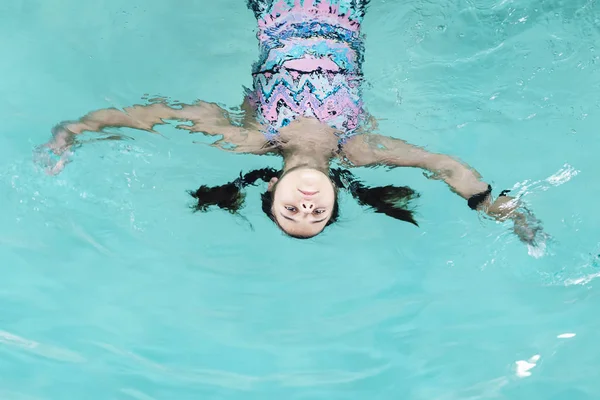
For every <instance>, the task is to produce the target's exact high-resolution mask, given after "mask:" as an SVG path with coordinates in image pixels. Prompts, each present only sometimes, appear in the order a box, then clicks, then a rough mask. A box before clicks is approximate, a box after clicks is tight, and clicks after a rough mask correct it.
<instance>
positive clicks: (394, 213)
mask: <svg viewBox="0 0 600 400" xmlns="http://www.w3.org/2000/svg"><path fill="white" fill-rule="evenodd" d="M280 173H281V171H277V170H275V169H273V168H262V169H257V170H253V171H250V172H248V173H246V174H244V175H242V174H240V176H239V177H238V178H237V179H236V180H234V181H232V182H229V183H226V184H224V185H220V186H214V187H208V186H206V185H202V186H200V187H199V188H198V190H196V191H190V192H189V193H190V195H191V196H192V197H193V198H195V199H196V200H197V204H195V205H194V206H193V207H192V208H193V209H194V211H201V212H205V211H208V209H209V208H210V207H212V206H216V207H219V208H220V209H222V210H226V211H228V212H230V213H232V214H236V213H238V212H239V211H240V210H241V208H242V207H243V205H244V200H245V198H246V194H245V193H244V188H246V187H248V186H253V185H255V184H256V182H257V181H258V180H262V181H264V182H268V181H269V180H271V178H274V177H277V176H279V174H280ZM330 177H331V180H332V181H333V182H334V183H335V185H336V186H337V187H338V188H340V189H345V190H347V191H348V192H350V194H351V195H352V197H353V198H354V199H356V200H357V201H358V203H359V204H360V205H362V206H367V207H370V208H371V209H372V210H373V211H375V212H376V213H381V214H385V215H387V216H388V217H392V218H394V219H398V220H401V221H405V222H409V223H411V224H414V225H417V226H418V224H417V222H416V221H415V219H414V216H413V210H412V207H411V204H410V203H411V201H412V200H414V199H416V198H418V197H419V194H418V193H417V192H415V191H414V190H413V189H411V188H409V187H407V186H393V185H387V186H377V187H367V186H365V185H364V184H363V183H362V182H361V181H359V180H358V179H357V178H356V177H355V176H354V175H353V174H352V173H351V172H350V171H348V170H344V169H339V168H336V169H333V170H331V175H330ZM261 202H262V210H263V211H264V213H265V214H266V215H267V216H268V217H269V218H270V219H272V220H275V219H274V217H273V213H272V211H271V209H272V206H273V196H272V194H271V193H270V192H265V193H263V194H262V195H261ZM338 212H339V208H338V201H337V198H336V201H335V204H334V209H333V210H332V217H331V219H330V221H329V222H328V225H329V224H331V223H334V222H335V221H336V220H337V217H338Z"/></svg>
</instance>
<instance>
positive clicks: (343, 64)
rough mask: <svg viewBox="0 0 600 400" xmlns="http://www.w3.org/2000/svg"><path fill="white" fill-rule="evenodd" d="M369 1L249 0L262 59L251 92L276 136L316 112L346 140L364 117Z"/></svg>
mask: <svg viewBox="0 0 600 400" xmlns="http://www.w3.org/2000/svg"><path fill="white" fill-rule="evenodd" d="M367 2H368V0H248V6H249V7H250V8H251V9H252V10H253V11H254V13H255V15H256V18H257V20H258V33H257V37H258V39H259V43H260V58H259V60H258V62H256V63H255V64H254V67H253V74H252V75H253V87H254V88H253V90H251V91H248V97H249V100H250V102H251V103H252V104H253V106H254V107H256V109H257V116H258V119H259V121H260V122H261V123H263V124H264V125H265V126H266V127H267V131H266V132H265V135H266V136H267V138H269V139H271V140H272V139H274V138H275V137H276V136H277V135H278V130H279V129H280V128H282V127H284V126H286V125H288V124H289V123H290V122H291V121H293V120H294V119H295V118H296V117H298V116H306V117H314V118H317V119H318V120H320V121H322V122H324V123H327V124H328V125H329V126H331V127H333V128H335V129H336V130H338V131H339V132H340V139H341V140H343V139H344V138H347V137H349V136H351V135H353V134H354V133H355V131H356V130H357V129H358V128H359V126H360V125H361V123H362V122H363V119H364V118H365V115H366V113H365V111H364V108H363V102H362V99H361V90H360V83H361V81H362V70H361V66H362V62H363V40H362V36H361V35H360V24H361V21H362V18H363V16H364V11H365V7H366V4H367Z"/></svg>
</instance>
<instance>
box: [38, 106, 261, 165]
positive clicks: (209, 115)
mask: <svg viewBox="0 0 600 400" xmlns="http://www.w3.org/2000/svg"><path fill="white" fill-rule="evenodd" d="M169 120H174V121H180V122H187V123H190V125H179V126H178V128H181V129H187V130H189V131H192V132H202V133H204V134H206V135H220V136H222V138H221V139H220V140H219V141H218V142H217V143H215V145H220V144H221V143H222V142H227V143H228V144H230V145H231V147H230V148H229V149H228V150H229V151H234V152H239V153H264V152H266V151H268V150H267V149H265V144H266V141H265V139H264V136H263V135H262V134H261V132H260V126H258V125H257V124H252V123H251V122H250V121H251V119H250V118H246V119H245V120H244V122H245V123H244V124H243V125H241V126H237V125H234V124H233V123H232V121H231V119H230V118H229V115H228V114H227V112H226V111H225V110H223V109H222V108H221V107H219V106H217V105H216V104H213V103H206V102H197V103H195V104H192V105H178V106H174V107H172V106H169V105H167V104H165V103H155V104H149V105H135V106H132V107H127V108H124V109H123V110H119V109H116V108H108V109H103V110H97V111H93V112H90V113H88V114H87V115H85V116H83V117H82V118H80V119H79V120H78V121H68V122H63V123H60V124H58V125H57V126H55V127H54V128H53V130H52V134H53V138H52V140H51V141H50V142H48V143H47V144H46V145H44V146H43V147H44V148H45V149H48V150H49V151H51V152H53V153H54V155H56V156H58V157H60V159H59V160H58V161H57V162H56V163H55V165H54V166H53V171H51V172H54V173H56V172H59V171H60V170H61V169H62V168H63V167H64V165H65V164H66V163H67V162H68V154H69V152H70V150H71V147H72V145H73V144H74V142H75V138H76V137H77V135H79V134H81V133H83V132H102V131H103V130H104V129H106V128H132V129H139V130H144V131H147V132H154V127H155V126H156V125H160V124H165V123H167V121H169Z"/></svg>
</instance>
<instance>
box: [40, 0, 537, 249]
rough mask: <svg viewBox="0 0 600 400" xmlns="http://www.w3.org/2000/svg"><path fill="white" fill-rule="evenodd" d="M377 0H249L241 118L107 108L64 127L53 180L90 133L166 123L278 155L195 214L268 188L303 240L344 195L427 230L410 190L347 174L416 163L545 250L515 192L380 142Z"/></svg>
mask: <svg viewBox="0 0 600 400" xmlns="http://www.w3.org/2000/svg"><path fill="white" fill-rule="evenodd" d="M368 2H369V0H248V7H249V8H250V9H251V10H252V11H253V12H254V15H255V16H256V18H257V21H258V33H257V37H258V40H259V48H260V57H259V60H258V61H257V62H256V63H255V64H254V67H253V71H252V76H253V88H252V90H248V91H247V93H246V96H245V98H244V101H243V103H242V106H241V108H242V110H243V115H242V116H241V117H240V118H234V116H232V115H230V114H229V113H228V112H227V111H225V110H224V109H222V108H220V107H219V106H217V105H215V104H212V103H207V102H203V101H198V102H196V103H194V104H191V105H185V104H173V105H169V104H167V103H166V102H165V101H159V102H155V103H152V104H147V105H136V106H133V107H129V108H125V109H124V110H122V111H121V110H117V109H105V110H98V111H94V112H91V113H89V114H88V115H86V116H84V117H82V118H81V119H80V120H78V121H74V122H63V123H61V124H59V125H58V126H56V127H55V128H54V130H53V139H52V140H51V141H50V142H49V143H48V144H46V145H45V146H44V148H45V149H46V150H50V151H49V153H50V154H51V155H53V156H54V157H55V161H54V162H52V163H51V164H50V165H49V168H50V171H51V172H52V173H57V172H59V171H60V170H61V169H62V168H64V166H65V165H66V163H67V162H68V159H69V158H68V157H69V154H70V151H71V148H72V146H73V145H74V144H75V138H76V136H77V135H79V134H81V133H82V132H86V131H88V132H89V131H91V132H101V131H102V130H103V129H104V128H107V127H127V128H135V129H141V130H146V131H149V132H153V127H154V126H155V125H157V124H163V123H165V121H167V120H176V121H181V122H185V124H182V125H179V126H177V127H178V128H180V129H185V130H188V131H191V132H202V133H204V134H206V135H215V136H217V135H218V136H220V139H219V140H217V141H216V142H215V143H214V144H213V145H214V146H216V147H219V148H221V149H222V150H225V151H229V152H234V153H251V154H257V155H262V154H277V155H280V156H281V157H282V158H283V168H282V170H281V171H275V170H271V169H262V170H257V171H251V172H249V173H247V174H245V175H241V176H240V177H239V178H238V179H236V180H234V181H232V182H230V183H227V184H224V185H222V186H218V187H212V188H211V187H207V186H201V187H200V188H199V189H197V190H196V191H193V192H191V195H192V196H193V197H194V198H195V199H196V200H197V204H196V205H195V206H194V208H195V209H196V210H198V211H206V210H207V209H208V208H209V207H210V206H217V207H220V208H221V209H225V210H228V211H230V212H232V213H235V212H237V211H238V210H239V209H240V208H241V207H242V205H243V201H244V194H243V188H244V187H245V186H248V185H253V184H255V183H256V182H257V181H258V180H264V181H265V182H268V189H267V191H266V192H265V193H264V194H263V195H262V208H263V210H264V212H265V213H266V214H267V215H268V216H269V218H270V219H272V220H273V221H274V222H275V223H276V224H277V225H278V226H279V227H280V228H281V229H282V230H283V231H284V232H285V233H287V234H288V235H290V236H292V237H296V238H309V237H313V236H315V235H317V234H319V233H320V232H321V231H323V229H324V228H325V227H326V226H328V225H330V224H332V223H333V222H335V221H336V219H337V217H338V213H339V210H338V202H337V196H338V191H339V190H347V191H349V192H350V193H351V194H352V196H353V197H354V198H356V199H357V200H358V202H359V203H360V204H362V205H365V206H370V207H371V208H373V209H374V210H375V211H376V212H380V213H384V214H386V215H388V216H390V217H393V218H396V219H400V220H404V221H407V222H410V223H413V224H415V225H416V224H417V223H416V221H415V220H414V218H413V214H412V211H411V209H410V207H409V205H410V201H411V200H412V199H414V198H415V197H417V196H418V195H417V194H416V193H415V192H414V191H413V190H412V189H410V188H408V187H398V186H384V187H376V188H368V187H366V186H365V185H364V184H363V183H361V182H359V181H358V180H357V179H355V178H354V177H353V175H352V174H351V173H350V172H348V171H347V170H343V169H339V168H334V169H331V168H330V166H331V164H332V163H333V162H335V161H337V162H339V163H340V164H342V165H344V166H346V167H361V166H378V165H385V166H389V167H417V168H422V169H424V170H426V171H429V172H430V173H431V177H433V178H434V179H440V180H443V181H445V182H446V183H447V184H448V185H449V186H450V188H451V189H452V190H453V191H454V192H455V193H456V194H458V195H459V196H461V197H463V198H464V199H465V200H467V204H468V206H469V207H470V208H472V209H473V210H478V211H482V212H484V213H486V214H487V215H489V216H491V217H493V218H495V219H497V220H505V219H512V220H513V221H514V223H515V225H514V227H515V228H514V230H515V233H516V234H517V235H518V236H519V237H520V238H521V239H522V240H523V241H524V242H526V243H529V244H534V243H535V241H536V236H538V234H539V232H541V229H540V227H539V224H538V223H537V221H536V220H535V218H533V216H532V215H531V214H530V213H528V212H520V211H517V209H518V208H519V204H518V202H517V201H516V200H515V199H512V198H510V197H508V196H506V191H505V192H502V193H500V195H499V196H498V197H497V198H496V199H495V200H494V199H493V198H492V194H491V193H492V188H491V186H490V185H488V184H487V183H485V182H484V181H482V180H481V177H480V175H479V174H478V173H477V172H476V171H475V170H473V169H471V168H470V167H468V166H467V165H464V164H462V163H461V162H459V161H457V160H455V159H453V158H451V157H449V156H446V155H442V154H434V153H430V152H427V151H426V150H424V149H422V148H419V147H416V146H413V145H411V144H408V143H406V142H404V141H402V140H399V139H394V138H390V137H386V136H380V135H376V134H372V133H370V132H369V131H370V130H373V129H374V128H375V125H376V123H375V120H374V119H373V118H372V117H371V116H370V115H369V114H368V112H367V111H366V110H365V107H364V104H363V101H362V98H361V82H362V80H363V75H362V62H363V37H362V35H361V33H360V26H361V21H362V19H363V16H364V13H365V8H366V6H367V3H368Z"/></svg>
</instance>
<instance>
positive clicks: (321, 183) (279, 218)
mask: <svg viewBox="0 0 600 400" xmlns="http://www.w3.org/2000/svg"><path fill="white" fill-rule="evenodd" d="M268 190H269V191H270V192H273V207H272V209H271V212H272V213H273V217H274V218H275V221H276V222H277V224H278V225H279V227H280V228H281V229H282V230H284V231H285V232H286V233H287V234H289V235H291V236H301V237H312V236H315V235H317V234H319V233H321V231H322V230H323V229H324V228H325V226H326V225H327V222H328V221H329V220H330V219H331V215H332V212H333V208H334V204H335V188H334V185H333V183H332V182H331V180H330V179H329V177H328V176H327V175H325V174H324V173H323V172H321V171H319V170H316V169H313V168H308V167H301V168H294V169H291V170H289V171H287V172H286V173H284V174H283V175H282V176H281V178H280V179H277V178H273V179H271V181H270V182H269V189H268Z"/></svg>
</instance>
